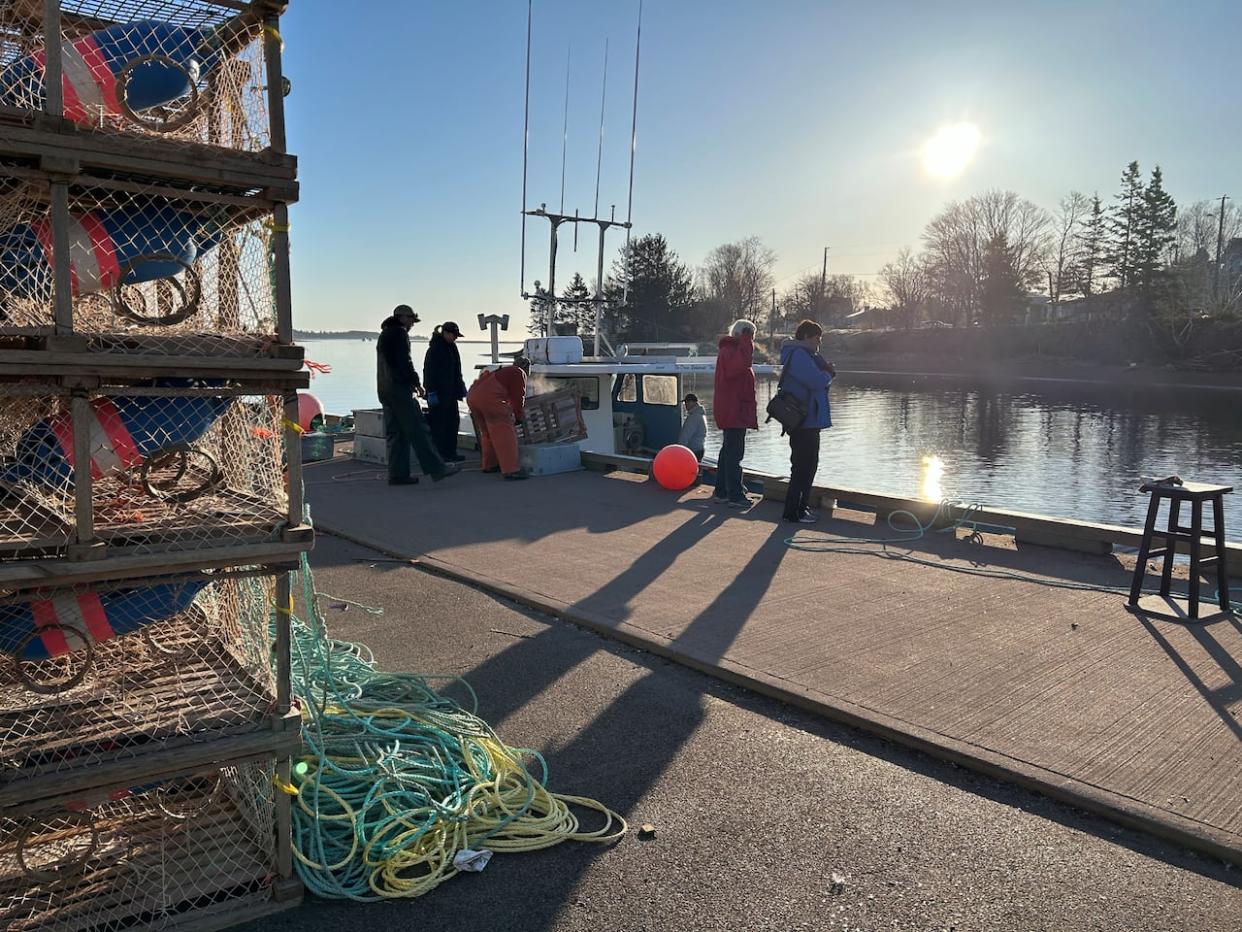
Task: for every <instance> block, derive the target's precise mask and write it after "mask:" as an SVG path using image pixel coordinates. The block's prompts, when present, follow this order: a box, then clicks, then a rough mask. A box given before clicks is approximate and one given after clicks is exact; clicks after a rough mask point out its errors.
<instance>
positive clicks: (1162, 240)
mask: <svg viewBox="0 0 1242 932" xmlns="http://www.w3.org/2000/svg"><path fill="white" fill-rule="evenodd" d="M1238 237H1242V211H1240V210H1239V208H1238V207H1237V205H1235V204H1233V203H1231V202H1228V201H1226V202H1224V203H1223V204H1222V203H1221V202H1220V201H1219V200H1218V201H1198V202H1195V203H1192V204H1190V205H1189V206H1187V207H1185V208H1183V209H1180V210H1179V208H1178V205H1177V204H1176V203H1175V202H1174V200H1173V198H1172V197H1171V196H1170V195H1169V194H1168V192H1167V191H1166V189H1165V181H1164V176H1163V173H1162V171H1161V169H1160V167H1159V166H1156V167H1155V168H1154V169H1152V171H1151V173H1150V175H1148V176H1146V177H1144V175H1143V173H1142V171H1141V169H1140V167H1139V164H1138V163H1137V162H1131V163H1130V164H1129V165H1128V166H1126V168H1125V170H1124V171H1123V172H1122V175H1121V185H1120V190H1119V191H1118V192H1117V193H1116V194H1115V195H1113V196H1112V197H1111V198H1108V199H1105V198H1102V197H1101V196H1100V195H1099V194H1098V193H1095V194H1093V195H1091V196H1087V195H1085V194H1082V193H1080V192H1077V191H1071V192H1070V193H1069V194H1067V195H1066V196H1065V197H1064V198H1062V199H1061V201H1060V203H1059V204H1058V205H1057V207H1056V209H1055V210H1052V211H1049V210H1046V209H1044V208H1042V207H1040V206H1038V205H1037V204H1035V203H1033V202H1031V201H1029V200H1027V199H1025V198H1023V197H1021V196H1020V195H1018V194H1017V193H1015V192H1013V191H1000V190H992V191H986V192H983V193H981V194H977V195H974V196H973V197H970V198H967V199H965V200H961V201H953V202H950V203H948V204H946V205H945V207H944V208H943V209H942V210H941V211H940V212H939V213H938V214H937V215H936V216H935V217H933V218H932V219H931V221H930V222H928V224H927V225H926V227H925V228H924V231H923V235H922V242H921V244H920V247H919V248H918V250H917V251H916V250H915V249H912V248H905V249H902V250H901V251H900V252H899V253H898V255H897V257H896V259H894V260H893V261H892V262H889V263H887V264H886V265H884V266H883V267H882V268H881V269H880V270H879V272H878V274H877V276H876V279H877V281H876V282H875V283H871V282H867V281H865V280H863V279H861V278H859V277H856V276H853V275H826V274H823V273H822V272H813V273H809V274H806V275H803V276H801V277H799V278H797V279H796V280H794V281H793V282H792V283H791V284H789V285H787V286H786V287H784V288H782V289H780V290H777V288H776V284H777V283H776V282H775V280H774V275H773V272H772V270H773V267H774V265H775V263H776V254H775V253H774V252H773V251H772V250H771V249H768V248H767V247H766V246H764V244H763V242H762V241H761V240H760V239H759V238H758V237H750V238H748V239H744V240H740V241H737V242H732V243H725V244H723V245H721V246H718V247H716V248H715V249H714V250H712V251H711V252H710V253H709V254H708V256H707V258H706V259H705V260H704V262H703V264H702V265H701V266H700V267H698V268H697V269H691V268H690V267H689V266H688V265H687V264H686V263H684V262H682V261H681V259H680V258H679V257H678V255H677V253H676V252H675V251H674V250H673V249H672V248H671V246H670V245H669V244H668V242H667V241H666V240H665V238H664V237H663V236H662V235H661V234H658V233H655V234H649V235H647V236H643V237H640V238H638V239H636V240H634V241H633V242H632V243H631V245H630V249H629V252H628V255H627V253H626V251H625V250H624V248H623V249H622V250H621V251H620V255H619V256H618V258H617V259H616V260H615V261H614V262H613V264H612V268H611V270H610V273H609V274H608V276H607V279H606V281H605V286H604V296H605V298H606V299H607V300H606V302H605V303H604V305H603V309H602V320H603V325H604V328H605V331H606V332H607V333H608V334H610V335H613V336H616V337H618V338H620V339H622V340H629V341H668V340H676V341H682V340H693V341H702V340H706V339H710V338H711V337H712V336H713V335H715V334H718V333H720V332H722V331H723V330H724V329H725V328H726V327H727V326H728V324H729V322H730V321H732V320H735V319H737V318H738V317H747V318H750V319H752V320H755V321H756V322H757V323H758V324H759V325H760V328H761V330H763V331H764V332H782V331H785V330H787V329H788V327H789V324H790V323H791V322H793V321H796V320H800V319H802V318H804V317H811V318H814V319H816V320H819V321H820V322H821V323H823V324H825V325H826V326H830V327H841V326H849V325H851V323H852V320H851V315H853V314H855V313H856V312H858V311H860V310H863V309H864V308H869V309H870V310H869V313H868V314H867V315H865V316H868V317H871V318H873V320H872V321H871V322H870V325H872V326H875V324H876V320H878V321H879V323H880V325H882V326H887V327H893V328H911V327H917V326H920V325H922V324H923V323H924V322H926V321H935V322H940V323H945V324H950V325H953V326H969V325H972V324H988V325H990V324H1007V323H1023V322H1027V321H1029V320H1031V319H1032V313H1031V308H1032V295H1043V296H1044V298H1043V299H1042V301H1041V303H1042V304H1043V305H1044V306H1045V313H1047V308H1046V306H1047V305H1051V306H1052V308H1053V312H1054V313H1056V316H1057V317H1059V318H1066V317H1073V316H1075V315H1077V316H1085V315H1088V314H1095V313H1097V312H1098V313H1103V314H1106V315H1108V316H1113V317H1118V316H1131V317H1134V316H1140V317H1143V318H1145V319H1146V320H1148V321H1152V322H1157V323H1159V324H1161V325H1167V326H1168V327H1170V328H1171V330H1172V332H1173V335H1174V336H1178V335H1179V334H1181V335H1184V333H1185V331H1187V330H1189V329H1190V328H1191V327H1192V325H1193V322H1194V321H1195V320H1197V319H1202V318H1203V317H1207V316H1211V317H1216V318H1222V317H1224V318H1229V317H1233V316H1237V315H1239V314H1240V313H1242V244H1238V243H1234V244H1233V245H1232V246H1231V245H1230V244H1231V242H1232V241H1233V240H1235V239H1236V238H1238ZM592 294H593V290H592V288H591V287H590V286H589V285H588V284H587V282H586V281H585V280H584V279H583V278H582V276H581V275H574V277H573V278H572V279H571V280H570V282H569V284H568V285H567V286H566V288H565V289H564V290H563V291H562V292H561V294H560V296H559V297H560V299H561V300H559V301H558V302H557V305H556V307H555V316H554V320H555V327H556V330H557V332H559V333H579V334H582V335H586V334H590V333H593V332H594V321H595V309H594V307H593V306H592V305H591V304H590V303H588V302H587V301H586V300H585V299H589V298H590V297H591V296H592ZM531 310H532V323H531V330H532V332H534V333H541V332H542V330H543V326H544V320H545V314H546V302H541V301H536V302H534V304H533V305H532V308H531ZM1036 317H1038V315H1036Z"/></svg>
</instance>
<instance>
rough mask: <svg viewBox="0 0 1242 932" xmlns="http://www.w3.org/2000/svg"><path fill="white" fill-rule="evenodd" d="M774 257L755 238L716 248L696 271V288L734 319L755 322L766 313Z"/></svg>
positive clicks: (769, 250)
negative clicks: (742, 318)
mask: <svg viewBox="0 0 1242 932" xmlns="http://www.w3.org/2000/svg"><path fill="white" fill-rule="evenodd" d="M775 263H776V253H774V252H773V251H772V250H771V249H768V248H767V247H766V246H764V245H763V241H762V240H760V239H759V237H757V236H751V237H748V238H746V239H744V240H738V241H737V242H736V243H725V244H724V245H722V246H717V247H716V248H715V249H713V250H712V251H711V252H710V253H708V254H707V258H706V259H704V260H703V267H702V268H701V269H699V287H700V290H701V291H702V293H703V295H704V296H705V297H707V298H708V299H709V300H713V301H717V302H719V303H720V304H721V305H722V306H723V307H725V308H727V309H728V312H729V315H730V316H731V317H734V318H738V317H745V318H748V319H751V320H758V319H760V318H762V317H763V314H764V311H765V310H766V309H767V306H768V301H769V297H770V294H771V290H772V266H773V265H774V264H775Z"/></svg>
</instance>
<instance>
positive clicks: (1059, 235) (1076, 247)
mask: <svg viewBox="0 0 1242 932" xmlns="http://www.w3.org/2000/svg"><path fill="white" fill-rule="evenodd" d="M1090 213H1091V201H1090V200H1089V199H1088V198H1087V196H1086V195H1084V194H1080V193H1079V192H1078V191H1071V192H1070V193H1069V194H1067V195H1066V196H1065V197H1063V198H1061V203H1060V204H1059V205H1058V206H1057V211H1056V213H1055V214H1054V215H1053V219H1052V224H1053V225H1052V248H1051V249H1050V250H1049V252H1048V264H1047V269H1046V271H1047V274H1048V297H1049V298H1051V299H1052V303H1053V304H1058V303H1060V301H1061V298H1062V297H1063V296H1064V295H1065V294H1073V293H1075V292H1076V291H1079V290H1080V288H1081V275H1080V274H1079V268H1080V264H1081V263H1080V257H1081V254H1082V232H1083V226H1084V223H1085V222H1086V221H1087V219H1088V218H1089V216H1090Z"/></svg>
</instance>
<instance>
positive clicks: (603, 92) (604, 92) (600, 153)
mask: <svg viewBox="0 0 1242 932" xmlns="http://www.w3.org/2000/svg"><path fill="white" fill-rule="evenodd" d="M607 97H608V37H607V36H605V37H604V82H603V87H602V88H601V89H600V92H599V149H598V150H597V151H596V153H595V211H594V212H593V213H592V214H591V216H592V217H598V216H599V176H600V170H601V169H602V168H603V167H604V101H605V100H606V99H607Z"/></svg>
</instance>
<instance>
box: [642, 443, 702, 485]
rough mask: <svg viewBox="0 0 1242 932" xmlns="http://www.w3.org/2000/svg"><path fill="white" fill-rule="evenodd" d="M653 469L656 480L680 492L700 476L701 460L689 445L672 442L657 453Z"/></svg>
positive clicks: (652, 465)
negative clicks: (684, 445)
mask: <svg viewBox="0 0 1242 932" xmlns="http://www.w3.org/2000/svg"><path fill="white" fill-rule="evenodd" d="M651 471H652V473H653V474H654V475H655V480H656V482H658V483H660V485H662V486H663V487H664V488H666V489H669V490H671V491H673V492H680V491H681V490H682V489H687V488H689V487H690V486H691V485H693V484H694V481H695V480H696V479H697V478H698V477H699V461H698V459H697V458H696V457H695V455H694V453H693V452H692V451H691V450H690V448H689V447H683V446H681V444H677V443H670V444H669V445H668V446H666V447H665V448H664V449H663V450H661V451H660V452H659V453H657V454H656V458H655V462H654V463H652V464H651Z"/></svg>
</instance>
